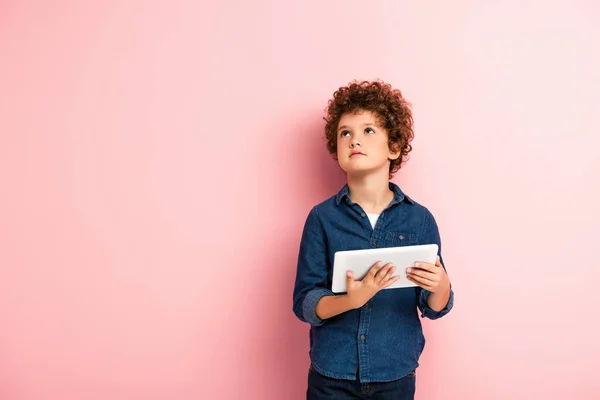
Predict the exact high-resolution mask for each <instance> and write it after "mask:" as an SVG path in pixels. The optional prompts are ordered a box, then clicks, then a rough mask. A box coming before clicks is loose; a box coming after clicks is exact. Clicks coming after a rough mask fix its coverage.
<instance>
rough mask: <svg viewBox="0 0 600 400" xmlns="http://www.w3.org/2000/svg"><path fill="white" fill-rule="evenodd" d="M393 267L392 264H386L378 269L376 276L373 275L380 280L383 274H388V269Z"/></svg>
mask: <svg viewBox="0 0 600 400" xmlns="http://www.w3.org/2000/svg"><path fill="white" fill-rule="evenodd" d="M393 266H394V265H393V264H392V263H387V264H385V265H384V266H383V267H381V268H379V270H378V271H377V274H375V276H376V278H377V280H381V279H382V278H383V277H384V276H385V274H387V273H388V271H389V270H390V268H392V267H393Z"/></svg>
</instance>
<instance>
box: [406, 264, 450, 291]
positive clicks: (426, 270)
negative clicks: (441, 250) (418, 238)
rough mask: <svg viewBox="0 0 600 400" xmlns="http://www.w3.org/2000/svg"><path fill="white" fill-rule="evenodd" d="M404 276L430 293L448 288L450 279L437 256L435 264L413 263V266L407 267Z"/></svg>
mask: <svg viewBox="0 0 600 400" xmlns="http://www.w3.org/2000/svg"><path fill="white" fill-rule="evenodd" d="M406 277H407V278H408V280H409V281H411V282H414V283H416V284H417V285H419V286H420V287H422V288H423V289H425V290H428V291H430V292H431V293H436V292H439V291H444V290H450V279H449V278H448V275H447V274H446V270H445V269H444V267H443V266H442V263H441V262H440V257H439V256H438V257H437V259H436V261H435V265H434V264H428V263H415V268H407V270H406Z"/></svg>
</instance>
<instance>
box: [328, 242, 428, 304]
mask: <svg viewBox="0 0 600 400" xmlns="http://www.w3.org/2000/svg"><path fill="white" fill-rule="evenodd" d="M437 253H438V245H437V244H424V245H417V246H401V247H386V248H383V249H366V250H346V251H338V252H336V253H335V254H334V256H333V282H332V284H331V291H332V292H334V293H344V292H346V272H347V271H352V273H353V274H354V279H355V280H361V279H362V278H364V277H365V276H366V275H367V272H369V269H370V268H371V267H372V266H373V265H374V264H375V263H376V262H377V261H381V262H382V263H383V264H382V266H384V265H385V264H387V263H389V262H391V263H392V264H394V266H395V267H396V271H394V274H393V275H392V276H400V279H398V280H397V281H396V282H394V283H393V284H392V285H390V286H388V287H387V288H386V289H396V288H406V287H415V286H417V285H416V284H415V283H413V282H411V281H409V280H408V278H407V277H406V269H407V268H409V267H414V266H415V265H414V264H415V262H425V263H429V264H435V261H436V257H437Z"/></svg>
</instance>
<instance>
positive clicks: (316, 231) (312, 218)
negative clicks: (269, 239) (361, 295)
mask: <svg viewBox="0 0 600 400" xmlns="http://www.w3.org/2000/svg"><path fill="white" fill-rule="evenodd" d="M326 246H327V238H326V236H325V231H324V230H323V227H322V225H321V222H320V220H319V217H318V215H317V211H316V208H313V209H312V210H311V211H310V213H309V214H308V217H307V219H306V222H305V224H304V230H303V231H302V238H301V241H300V250H299V254H298V265H297V269H296V282H295V285H294V294H293V301H294V305H293V310H294V314H296V317H298V319H300V320H301V321H303V322H307V323H309V324H311V325H322V324H323V323H324V322H325V321H324V320H323V319H322V318H320V317H319V316H318V315H317V313H316V307H317V303H318V302H319V300H321V298H322V297H324V296H334V294H333V292H332V291H331V290H329V289H327V274H328V271H329V268H328V265H327V247H326Z"/></svg>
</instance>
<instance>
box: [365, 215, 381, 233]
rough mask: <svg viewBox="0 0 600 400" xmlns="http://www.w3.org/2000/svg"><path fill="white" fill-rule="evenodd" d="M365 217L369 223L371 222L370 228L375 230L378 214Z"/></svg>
mask: <svg viewBox="0 0 600 400" xmlns="http://www.w3.org/2000/svg"><path fill="white" fill-rule="evenodd" d="M367 217H369V221H370V222H371V226H372V227H373V229H375V224H376V223H377V219H378V218H379V214H369V213H367Z"/></svg>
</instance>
